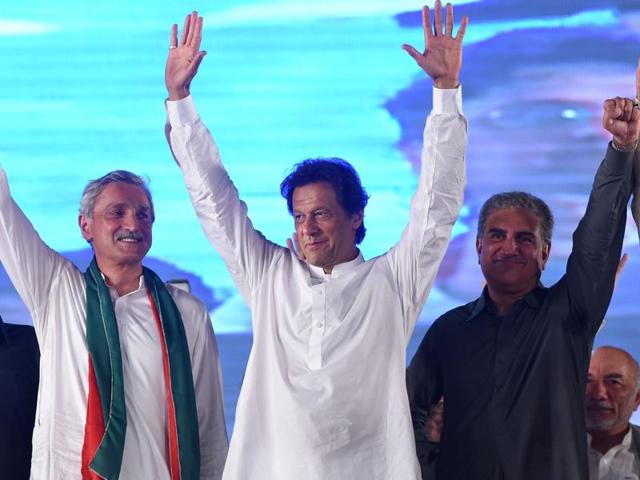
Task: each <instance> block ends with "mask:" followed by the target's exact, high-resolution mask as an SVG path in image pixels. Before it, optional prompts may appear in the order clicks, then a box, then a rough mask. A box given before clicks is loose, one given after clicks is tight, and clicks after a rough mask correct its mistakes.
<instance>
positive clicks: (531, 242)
mask: <svg viewBox="0 0 640 480" xmlns="http://www.w3.org/2000/svg"><path fill="white" fill-rule="evenodd" d="M550 248H551V246H550V245H549V244H546V243H544V242H543V240H542V234H541V230H540V219H539V218H538V217H537V216H536V215H535V214H533V213H532V212H530V211H529V210H525V209H522V208H505V209H500V210H496V211H494V212H493V213H491V214H490V215H489V217H488V218H487V221H486V223H485V228H484V232H483V233H482V234H481V235H480V236H479V237H478V238H477V239H476V251H477V253H478V263H479V264H480V267H481V268H482V273H483V274H484V277H485V279H486V281H487V284H488V285H489V287H490V288H494V289H499V290H502V291H508V292H527V291H530V290H532V289H533V288H535V286H536V285H537V283H538V281H539V278H540V274H541V272H542V270H544V266H545V264H546V263H547V260H548V259H549V251H550Z"/></svg>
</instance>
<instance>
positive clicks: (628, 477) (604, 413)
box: [584, 347, 640, 480]
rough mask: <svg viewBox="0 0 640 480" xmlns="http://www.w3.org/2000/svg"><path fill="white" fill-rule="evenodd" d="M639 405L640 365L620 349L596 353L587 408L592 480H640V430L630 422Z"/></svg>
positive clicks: (588, 384)
mask: <svg viewBox="0 0 640 480" xmlns="http://www.w3.org/2000/svg"><path fill="white" fill-rule="evenodd" d="M638 405H640V367H639V366H638V362H637V361H636V360H635V359H634V358H633V357H632V356H631V355H630V354H629V353H628V352H625V351H624V350H622V349H620V348H616V347H600V348H598V349H597V350H596V351H594V352H593V354H592V355H591V364H590V365H589V375H588V377H587V392H586V397H585V405H584V408H585V415H586V419H587V432H588V434H589V437H588V444H589V479H590V480H638V478H640V427H637V426H636V425H632V424H631V423H630V422H629V420H630V419H631V415H632V414H633V412H634V411H635V410H636V409H637V408H638Z"/></svg>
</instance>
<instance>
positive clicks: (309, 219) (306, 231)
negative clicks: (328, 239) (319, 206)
mask: <svg viewBox="0 0 640 480" xmlns="http://www.w3.org/2000/svg"><path fill="white" fill-rule="evenodd" d="M300 233H302V235H307V236H313V235H315V234H316V233H318V224H317V222H316V219H315V218H314V216H313V215H305V217H304V221H303V222H302V223H301V224H300Z"/></svg>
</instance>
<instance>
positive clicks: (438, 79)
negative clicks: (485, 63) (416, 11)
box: [402, 0, 469, 88]
mask: <svg viewBox="0 0 640 480" xmlns="http://www.w3.org/2000/svg"><path fill="white" fill-rule="evenodd" d="M434 9H435V12H434V14H435V15H434V16H435V22H434V25H433V27H432V26H431V15H430V12H429V7H427V6H425V7H423V8H422V28H423V30H424V43H425V50H424V53H420V52H419V51H418V50H416V49H415V48H413V47H412V46H411V45H407V44H404V45H402V48H403V49H404V50H405V51H406V52H407V53H408V54H409V55H411V57H412V58H413V59H414V60H415V61H416V63H417V64H418V65H419V66H420V68H422V69H423V70H424V71H425V72H426V73H427V75H429V76H430V77H431V79H432V80H433V84H434V85H435V86H436V87H437V88H456V87H457V86H458V85H459V84H460V81H459V76H460V67H462V39H463V38H464V33H465V31H466V30H467V24H468V23H469V18H468V17H466V16H465V17H463V18H462V22H461V23H460V28H458V34H457V35H456V36H455V37H454V36H453V6H452V5H451V4H450V3H447V7H446V10H447V13H446V20H445V30H444V33H443V32H442V4H441V2H440V0H437V1H436V4H435V7H434Z"/></svg>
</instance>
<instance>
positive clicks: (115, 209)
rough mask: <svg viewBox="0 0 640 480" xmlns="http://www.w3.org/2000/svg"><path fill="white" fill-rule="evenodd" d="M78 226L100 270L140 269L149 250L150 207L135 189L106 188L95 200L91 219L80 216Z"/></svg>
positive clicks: (112, 185) (118, 185)
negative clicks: (133, 267)
mask: <svg viewBox="0 0 640 480" xmlns="http://www.w3.org/2000/svg"><path fill="white" fill-rule="evenodd" d="M79 224H80V230H81V232H82V236H83V237H84V239H85V240H87V241H88V242H90V243H91V245H92V246H93V250H94V253H95V255H96V260H97V262H98V265H99V266H100V268H101V269H103V268H109V267H118V266H140V265H141V264H142V259H143V258H144V256H145V255H146V254H147V252H148V251H149V248H151V240H152V236H151V227H152V225H153V219H152V211H151V205H150V204H149V200H148V198H147V195H146V194H145V192H144V190H143V189H142V188H140V187H138V186H136V185H131V184H128V183H123V182H113V183H109V184H108V185H106V186H105V187H104V189H103V190H102V192H100V194H99V195H98V197H97V198H96V200H95V204H94V207H93V212H92V216H91V218H89V217H87V216H85V215H80V217H79Z"/></svg>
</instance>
